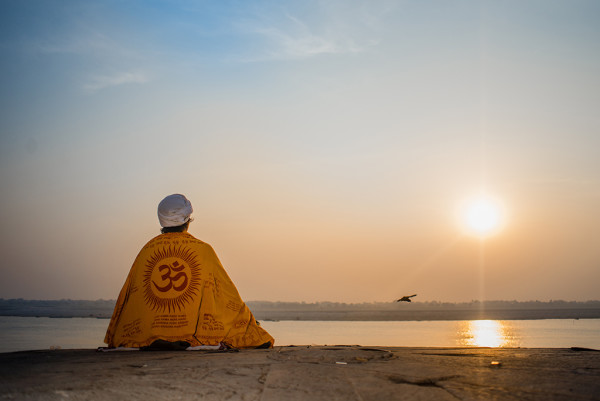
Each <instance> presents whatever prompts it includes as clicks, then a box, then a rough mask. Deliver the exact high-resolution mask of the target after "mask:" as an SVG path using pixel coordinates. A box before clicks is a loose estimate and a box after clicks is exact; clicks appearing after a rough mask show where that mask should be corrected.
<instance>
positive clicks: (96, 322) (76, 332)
mask: <svg viewBox="0 0 600 401" xmlns="http://www.w3.org/2000/svg"><path fill="white" fill-rule="evenodd" d="M108 322H109V320H108V319H94V318H47V317H13V316H0V352H12V351H22V350H35V349H51V348H58V347H60V348H63V349H65V348H97V347H100V346H104V345H105V344H104V343H103V339H104V333H105V332H106V327H107V326H108ZM261 324H262V326H263V327H264V328H265V329H266V330H267V331H268V332H269V333H270V334H271V335H272V336H273V337H275V341H276V345H341V344H346V345H363V346H389V347H392V346H393V347H402V346H405V347H457V346H459V347H511V348H513V347H523V348H569V347H585V348H595V349H600V319H580V320H573V319H546V320H463V321H402V322H394V321H277V322H273V321H262V322H261Z"/></svg>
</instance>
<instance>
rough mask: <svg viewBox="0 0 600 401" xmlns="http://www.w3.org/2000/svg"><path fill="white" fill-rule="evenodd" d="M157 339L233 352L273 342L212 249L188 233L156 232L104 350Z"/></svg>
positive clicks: (127, 288) (127, 287) (123, 296)
mask: <svg viewBox="0 0 600 401" xmlns="http://www.w3.org/2000/svg"><path fill="white" fill-rule="evenodd" d="M157 339H162V340H166V341H187V342H188V343H190V345H192V346H198V345H219V343H224V344H226V345H229V346H231V347H235V348H252V347H257V346H259V345H262V344H264V343H266V342H269V341H270V342H271V346H272V345H273V344H274V339H273V337H271V336H270V335H269V333H267V332H266V331H265V330H264V329H262V328H261V327H260V326H259V325H258V324H257V322H256V320H255V319H254V316H253V315H252V312H250V309H248V307H247V306H246V304H245V303H244V302H243V301H242V299H241V298H240V295H239V293H238V291H237V289H236V288H235V285H234V284H233V282H232V281H231V279H230V278H229V276H228V275H227V273H226V272H225V269H224V268H223V266H222V265H221V262H220V261H219V259H218V257H217V255H216V254H215V251H214V250H213V249H212V247H211V246H210V245H209V244H207V243H205V242H202V241H200V240H198V239H196V238H194V237H193V236H192V235H190V234H188V233H169V234H162V235H159V236H158V237H155V238H153V239H152V240H150V242H148V243H147V244H146V245H145V246H144V248H142V250H141V251H140V253H139V255H138V256H137V258H136V259H135V262H134V263H133V266H132V267H131V271H130V272H129V276H128V277H127V280H126V281H125V284H124V285H123V289H122V290H121V293H120V294H119V298H118V300H117V304H116V306H115V310H114V312H113V315H112V319H111V320H110V324H109V326H108V330H107V331H106V337H105V338H104V342H105V343H107V344H108V346H109V347H144V346H147V345H150V344H151V343H152V342H154V341H155V340H157Z"/></svg>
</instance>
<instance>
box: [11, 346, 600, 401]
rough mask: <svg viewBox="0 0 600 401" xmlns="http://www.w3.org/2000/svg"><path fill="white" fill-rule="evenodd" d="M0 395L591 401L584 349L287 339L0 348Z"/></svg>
mask: <svg viewBox="0 0 600 401" xmlns="http://www.w3.org/2000/svg"><path fill="white" fill-rule="evenodd" d="M0 400H144V401H147V400H261V401H271V400H285V401H288V400H289V401H291V400H311V401H312V400H327V401H331V400H357V401H367V400H378V401H379V400H386V401H387V400H436V401H443V400H452V401H456V400H515V401H516V400H519V401H523V400H543V401H549V400H565V401H566V400H569V401H571V400H600V352H598V351H595V350H588V349H577V348H574V349H522V348H516V349H505V348H402V347H400V348H399V347H360V346H308V347H307V346H295V347H275V348H274V349H269V350H241V351H238V352H235V351H225V352H224V351H154V352H151V351H148V352H141V351H130V352H97V351H96V350H54V351H49V350H48V351H27V352H14V353H4V354H0Z"/></svg>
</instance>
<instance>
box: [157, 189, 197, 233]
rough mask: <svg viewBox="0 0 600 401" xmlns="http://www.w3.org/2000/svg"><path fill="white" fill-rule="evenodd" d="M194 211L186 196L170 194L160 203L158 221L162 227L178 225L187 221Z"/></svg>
mask: <svg viewBox="0 0 600 401" xmlns="http://www.w3.org/2000/svg"><path fill="white" fill-rule="evenodd" d="M193 211H194V210H193V209H192V204H191V203H190V201H189V200H187V198H186V197H185V196H183V195H180V194H173V195H169V196H167V197H166V198H165V199H163V200H162V201H161V202H160V203H159V204H158V221H160V225H161V226H162V227H177V226H180V225H182V224H184V223H186V222H187V221H188V220H189V219H190V215H191V214H192V212H193Z"/></svg>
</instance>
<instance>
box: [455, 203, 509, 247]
mask: <svg viewBox="0 0 600 401" xmlns="http://www.w3.org/2000/svg"><path fill="white" fill-rule="evenodd" d="M503 210H504V209H503V207H502V204H501V203H500V201H498V200H497V199H494V198H492V197H491V196H488V195H478V196H476V197H473V198H470V199H469V200H467V201H465V202H464V203H463V205H462V207H461V211H460V220H461V224H462V225H463V226H464V228H465V230H466V231H467V232H469V233H470V234H472V235H476V236H479V237H487V236H490V235H492V234H495V233H497V232H498V231H500V229H501V228H502V225H503V224H504V211H503Z"/></svg>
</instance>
